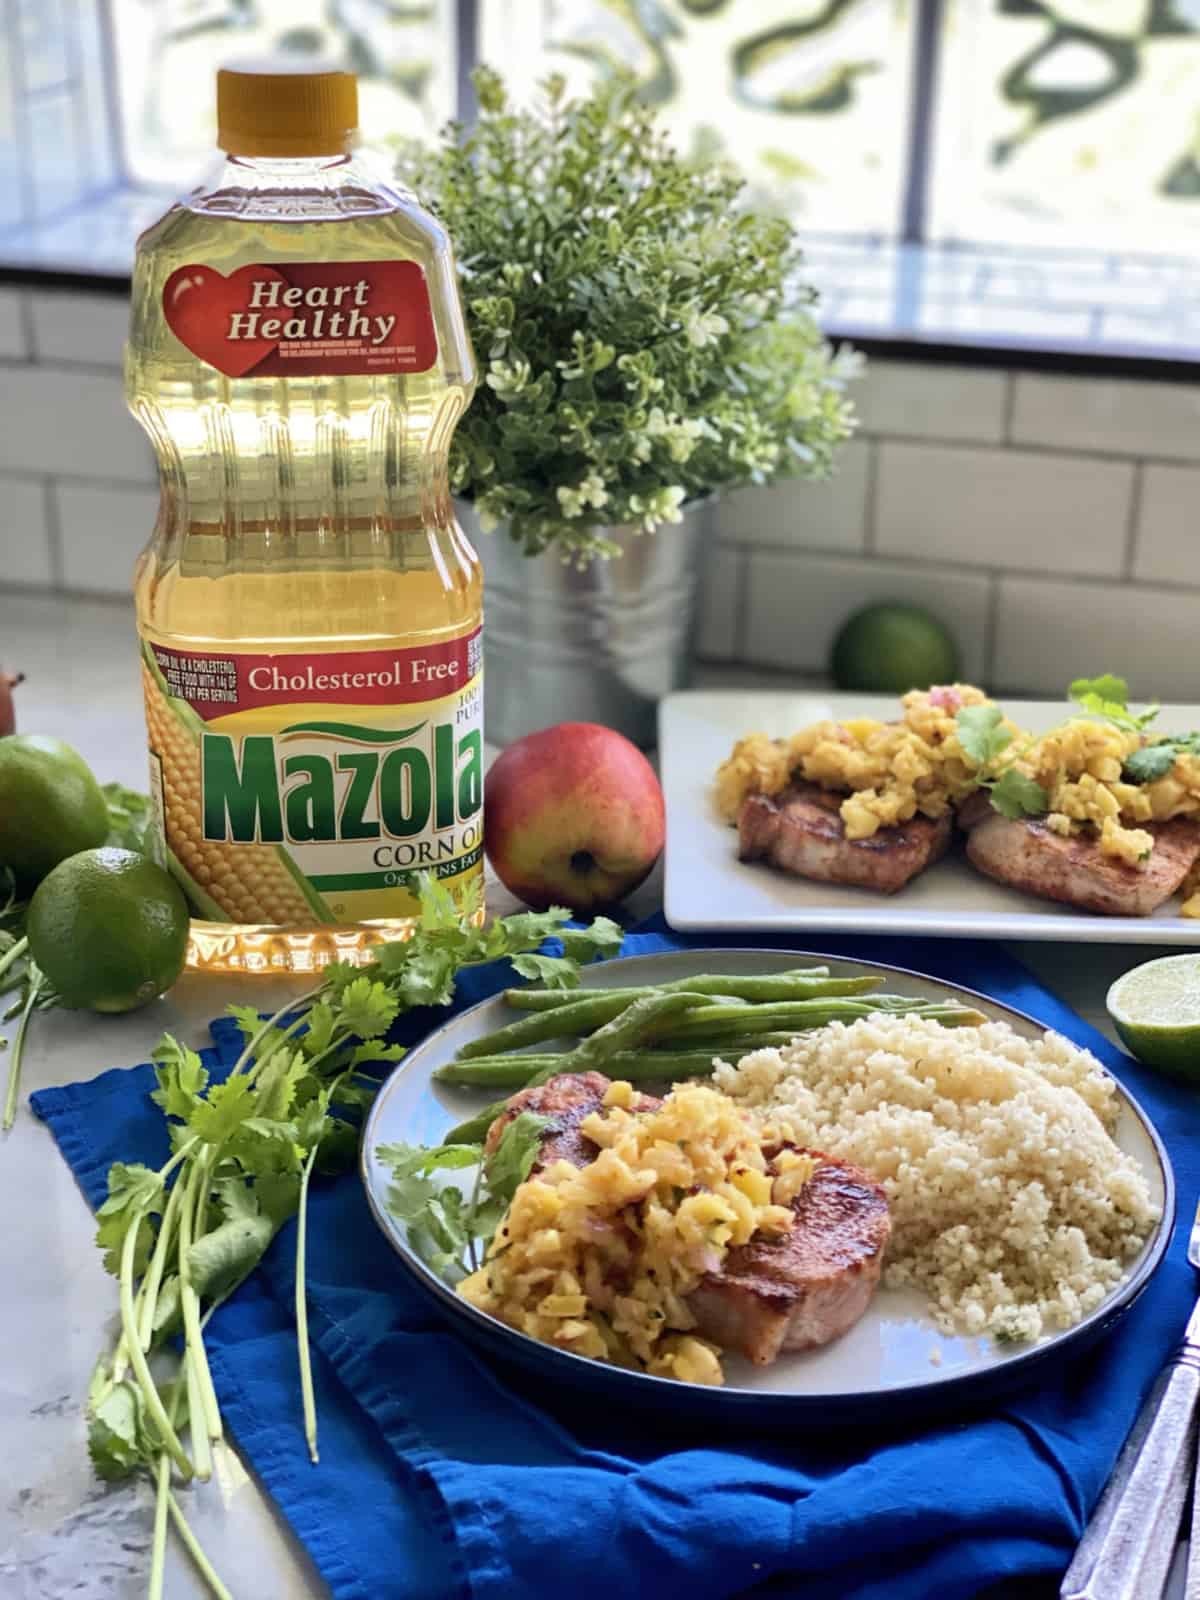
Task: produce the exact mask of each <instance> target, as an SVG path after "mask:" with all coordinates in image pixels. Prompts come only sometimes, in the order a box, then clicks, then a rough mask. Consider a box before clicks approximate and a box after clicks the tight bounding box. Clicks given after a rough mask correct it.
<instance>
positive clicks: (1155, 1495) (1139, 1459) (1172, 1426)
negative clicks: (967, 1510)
mask: <svg viewBox="0 0 1200 1600" xmlns="http://www.w3.org/2000/svg"><path fill="white" fill-rule="evenodd" d="M1198 1369H1200V1351H1197V1350H1194V1349H1192V1348H1190V1347H1188V1346H1185V1347H1184V1349H1183V1351H1181V1352H1180V1354H1179V1355H1178V1356H1177V1357H1176V1358H1175V1360H1174V1361H1173V1362H1172V1363H1171V1365H1170V1366H1168V1367H1167V1368H1166V1369H1165V1370H1164V1371H1163V1372H1162V1373H1161V1374H1160V1376H1159V1378H1158V1380H1157V1382H1156V1383H1155V1385H1154V1388H1153V1389H1152V1390H1151V1391H1150V1393H1149V1395H1148V1396H1147V1397H1146V1401H1145V1404H1144V1405H1143V1406H1142V1409H1141V1411H1140V1412H1139V1413H1138V1418H1137V1421H1136V1422H1135V1423H1134V1425H1133V1427H1132V1428H1131V1429H1130V1431H1129V1437H1128V1438H1127V1439H1126V1441H1125V1443H1124V1445H1123V1446H1122V1449H1121V1454H1120V1456H1119V1457H1118V1458H1117V1464H1116V1466H1115V1467H1114V1468H1113V1474H1112V1477H1111V1478H1110V1479H1109V1480H1108V1484H1107V1486H1106V1487H1105V1490H1104V1493H1103V1495H1102V1496H1101V1497H1100V1503H1099V1505H1097V1507H1096V1510H1095V1512H1094V1513H1093V1515H1092V1520H1091V1521H1090V1522H1089V1523H1088V1525H1087V1528H1086V1529H1085V1530H1084V1535H1083V1538H1082V1539H1081V1540H1080V1541H1079V1548H1078V1549H1077V1550H1076V1552H1075V1557H1074V1560H1073V1561H1072V1562H1071V1565H1070V1566H1069V1567H1068V1568H1067V1573H1066V1576H1065V1577H1064V1579H1063V1581H1062V1587H1061V1588H1060V1589H1059V1591H1058V1592H1059V1596H1060V1600H1160V1596H1161V1595H1162V1591H1163V1588H1164V1586H1165V1584H1166V1581H1167V1574H1168V1573H1169V1572H1170V1569H1171V1561H1172V1559H1173V1557H1174V1554H1175V1545H1176V1541H1177V1539H1178V1536H1179V1525H1180V1523H1181V1521H1182V1520H1183V1507H1184V1503H1185V1501H1186V1500H1187V1492H1188V1480H1189V1477H1190V1468H1191V1461H1192V1452H1193V1450H1194V1449H1195V1440H1196V1404H1197V1399H1198V1398H1200V1370H1198Z"/></svg>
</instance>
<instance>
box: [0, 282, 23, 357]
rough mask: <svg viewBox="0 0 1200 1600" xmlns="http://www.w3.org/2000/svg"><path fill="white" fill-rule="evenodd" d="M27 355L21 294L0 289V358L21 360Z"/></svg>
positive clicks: (18, 291)
mask: <svg viewBox="0 0 1200 1600" xmlns="http://www.w3.org/2000/svg"><path fill="white" fill-rule="evenodd" d="M28 354H29V351H28V349H27V348H26V341H25V318H24V314H23V312H22V310H21V292H20V290H19V289H0V356H13V357H15V358H16V359H17V360H22V359H24V357H25V356H27V355H28Z"/></svg>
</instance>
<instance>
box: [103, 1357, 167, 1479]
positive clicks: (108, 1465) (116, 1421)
mask: <svg viewBox="0 0 1200 1600" xmlns="http://www.w3.org/2000/svg"><path fill="white" fill-rule="evenodd" d="M154 1451H155V1440H154V1437H153V1435H152V1433H151V1430H150V1428H149V1425H148V1424H147V1421H146V1407H145V1401H144V1400H143V1399H142V1392H141V1390H140V1389H138V1388H137V1387H136V1386H135V1385H134V1384H132V1383H126V1382H124V1381H122V1382H121V1383H117V1384H113V1385H112V1387H111V1388H109V1389H108V1390H107V1392H106V1394H105V1395H104V1397H103V1398H102V1399H99V1400H98V1401H97V1402H96V1403H95V1405H94V1408H93V1409H92V1412H91V1415H90V1417H89V1420H88V1455H89V1456H90V1457H91V1458H92V1466H93V1467H94V1468H95V1471H96V1476H97V1477H98V1478H102V1479H103V1480H104V1481H105V1483H116V1482H118V1481H119V1480H120V1479H121V1478H127V1477H128V1476H129V1474H130V1473H131V1472H134V1471H135V1470H136V1469H137V1468H138V1467H140V1466H142V1465H144V1464H145V1463H147V1462H149V1461H150V1460H151V1459H152V1458H153V1455H154Z"/></svg>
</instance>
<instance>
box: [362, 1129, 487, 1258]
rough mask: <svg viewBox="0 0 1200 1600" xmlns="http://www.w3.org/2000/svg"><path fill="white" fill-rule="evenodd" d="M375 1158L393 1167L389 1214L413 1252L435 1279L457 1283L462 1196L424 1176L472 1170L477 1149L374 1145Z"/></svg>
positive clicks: (465, 1232) (462, 1248) (464, 1228)
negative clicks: (401, 1226)
mask: <svg viewBox="0 0 1200 1600" xmlns="http://www.w3.org/2000/svg"><path fill="white" fill-rule="evenodd" d="M375 1154H376V1156H377V1158H378V1159H379V1160H380V1161H382V1162H383V1163H384V1164H385V1165H386V1166H390V1167H391V1169H392V1182H391V1184H390V1186H389V1188H388V1210H389V1211H390V1212H391V1213H392V1215H393V1216H394V1217H395V1218H396V1219H397V1220H398V1221H400V1222H403V1223H404V1225H405V1228H406V1230H407V1233H408V1242H409V1244H410V1246H411V1248H412V1249H413V1251H414V1253H415V1254H416V1255H417V1256H419V1257H420V1259H421V1260H422V1261H424V1263H425V1265H426V1266H427V1267H429V1268H430V1270H431V1271H433V1272H436V1273H437V1275H438V1277H440V1278H443V1279H444V1280H445V1281H446V1282H447V1283H451V1284H454V1283H458V1282H459V1281H461V1279H462V1278H463V1277H464V1276H465V1273H464V1269H463V1265H462V1262H463V1257H464V1255H465V1254H466V1249H467V1243H468V1239H469V1237H470V1231H471V1230H470V1228H469V1227H468V1222H467V1218H466V1215H465V1213H464V1211H463V1197H462V1194H461V1193H460V1191H459V1190H458V1189H456V1188H453V1187H452V1186H449V1185H448V1186H446V1187H440V1186H439V1185H438V1184H437V1183H435V1182H434V1180H433V1179H432V1178H431V1177H430V1176H429V1174H430V1173H431V1172H433V1171H435V1170H436V1169H439V1168H441V1169H443V1170H446V1171H453V1170H455V1169H461V1168H464V1167H477V1166H478V1165H479V1163H480V1161H481V1160H482V1159H483V1147H482V1145H477V1144H444V1145H435V1146H434V1147H433V1148H432V1149H426V1148H425V1147H423V1146H421V1145H410V1144H389V1145H378V1146H376V1150H375Z"/></svg>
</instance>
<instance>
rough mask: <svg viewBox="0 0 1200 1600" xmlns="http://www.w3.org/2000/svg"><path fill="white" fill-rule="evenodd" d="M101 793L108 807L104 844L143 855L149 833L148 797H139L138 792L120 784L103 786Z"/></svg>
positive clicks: (140, 795) (142, 795) (141, 795)
mask: <svg viewBox="0 0 1200 1600" xmlns="http://www.w3.org/2000/svg"><path fill="white" fill-rule="evenodd" d="M100 792H101V794H102V795H103V796H104V803H105V805H107V807H108V838H107V839H106V840H105V843H106V844H110V845H117V846H119V848H120V849H122V850H136V851H137V852H138V854H139V855H142V854H144V853H145V849H146V832H147V829H148V828H149V825H150V801H149V798H148V797H147V796H146V795H144V794H139V793H138V792H137V790H136V789H127V788H126V787H125V786H124V784H121V783H102V784H101V785H100Z"/></svg>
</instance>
